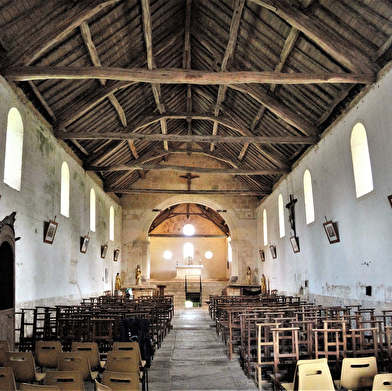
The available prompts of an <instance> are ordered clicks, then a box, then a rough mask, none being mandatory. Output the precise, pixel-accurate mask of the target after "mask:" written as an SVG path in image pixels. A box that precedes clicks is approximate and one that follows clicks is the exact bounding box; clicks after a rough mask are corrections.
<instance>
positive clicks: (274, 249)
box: [270, 244, 276, 259]
mask: <svg viewBox="0 0 392 391" xmlns="http://www.w3.org/2000/svg"><path fill="white" fill-rule="evenodd" d="M270 251H271V255H272V258H273V259H275V258H276V246H274V245H273V244H271V245H270Z"/></svg>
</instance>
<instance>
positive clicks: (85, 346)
mask: <svg viewBox="0 0 392 391" xmlns="http://www.w3.org/2000/svg"><path fill="white" fill-rule="evenodd" d="M71 351H72V352H82V353H85V354H86V355H87V358H88V360H89V362H90V368H91V370H92V371H100V370H102V369H104V368H105V361H103V360H101V356H100V354H99V350H98V344H97V343H96V342H72V345H71Z"/></svg>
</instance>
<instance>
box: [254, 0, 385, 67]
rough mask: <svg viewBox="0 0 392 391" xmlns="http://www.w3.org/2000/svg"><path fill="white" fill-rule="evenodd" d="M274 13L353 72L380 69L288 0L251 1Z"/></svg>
mask: <svg viewBox="0 0 392 391" xmlns="http://www.w3.org/2000/svg"><path fill="white" fill-rule="evenodd" d="M250 1H252V2H254V3H256V4H258V5H260V6H262V7H265V8H267V9H268V10H270V11H272V12H274V13H275V14H277V15H278V16H279V17H281V18H282V19H283V20H285V21H286V22H287V23H289V24H290V25H291V26H293V27H295V28H297V29H298V30H300V31H301V32H302V33H304V34H305V35H306V36H307V37H308V38H309V39H311V40H312V41H313V42H315V43H316V44H317V45H319V46H320V47H321V48H323V50H325V51H326V52H327V53H328V54H329V55H330V56H331V57H332V58H334V59H335V61H337V62H338V63H340V64H342V65H343V66H344V67H346V68H347V69H349V70H350V71H353V72H363V73H367V72H369V71H370V72H372V73H374V72H377V71H378V70H379V67H378V66H377V65H376V64H375V63H374V62H373V61H372V60H371V59H370V58H369V57H367V56H366V55H365V54H364V53H362V52H360V51H359V50H357V49H356V48H354V47H350V46H348V45H347V43H346V42H345V41H344V39H343V38H341V37H340V36H339V35H337V34H335V33H334V32H333V31H332V30H331V29H329V28H328V27H327V26H326V25H323V24H321V23H320V22H319V21H318V20H317V19H316V18H315V17H314V16H313V15H306V14H305V13H303V12H301V10H300V9H298V8H295V7H294V5H293V4H292V3H291V2H289V1H288V0H250Z"/></svg>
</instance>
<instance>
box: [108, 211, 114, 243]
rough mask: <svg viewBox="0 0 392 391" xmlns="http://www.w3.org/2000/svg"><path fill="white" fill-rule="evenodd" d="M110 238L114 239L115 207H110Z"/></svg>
mask: <svg viewBox="0 0 392 391" xmlns="http://www.w3.org/2000/svg"><path fill="white" fill-rule="evenodd" d="M109 239H110V240H114V208H113V206H111V207H110V210H109Z"/></svg>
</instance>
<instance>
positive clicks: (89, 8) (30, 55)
mask: <svg viewBox="0 0 392 391" xmlns="http://www.w3.org/2000/svg"><path fill="white" fill-rule="evenodd" d="M119 1H120V0H106V1H105V0H81V1H78V2H74V6H73V7H72V8H70V9H69V11H68V12H65V13H63V14H61V15H59V16H58V17H57V18H55V19H53V20H52V21H51V22H50V23H47V24H46V25H45V26H44V27H43V28H41V29H39V30H38V31H37V33H36V34H32V35H31V36H30V37H29V38H27V39H25V40H23V41H22V42H21V44H20V45H17V46H16V47H15V49H13V50H11V51H10V52H8V53H7V56H6V58H5V60H4V61H2V64H3V65H4V64H7V65H11V64H13V65H29V64H31V63H32V62H33V61H34V60H36V59H37V58H38V57H40V56H41V55H42V54H43V53H45V52H46V51H47V50H49V49H50V48H51V47H52V46H54V45H56V44H58V43H59V42H61V41H62V40H63V39H64V37H66V36H67V35H68V34H70V33H71V32H72V31H73V30H74V29H75V28H77V27H79V26H80V25H81V24H82V23H83V22H84V21H86V20H88V19H90V18H91V17H93V16H94V15H95V14H97V13H98V12H99V11H100V10H102V9H103V8H105V7H106V6H108V5H111V4H115V3H118V2H119ZM15 59H16V60H15Z"/></svg>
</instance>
